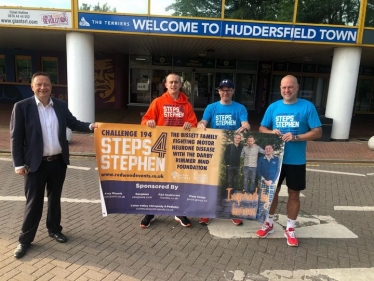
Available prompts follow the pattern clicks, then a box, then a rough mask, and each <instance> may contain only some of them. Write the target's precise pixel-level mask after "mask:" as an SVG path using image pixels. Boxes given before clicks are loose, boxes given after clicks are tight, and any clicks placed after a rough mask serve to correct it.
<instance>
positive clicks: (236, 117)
mask: <svg viewBox="0 0 374 281" xmlns="http://www.w3.org/2000/svg"><path fill="white" fill-rule="evenodd" d="M218 93H219V96H220V98H221V100H220V101H217V102H214V103H212V104H209V105H208V106H207V107H206V109H205V110H204V114H203V119H202V120H201V121H200V122H199V123H198V124H197V127H198V128H202V129H205V128H206V127H207V126H208V124H209V125H210V128H213V129H222V130H236V133H241V132H243V131H244V130H249V129H250V125H249V123H248V111H247V109H246V108H245V107H244V105H242V104H240V103H237V102H235V101H233V100H232V96H233V95H234V93H235V87H234V83H233V82H232V81H231V80H230V79H224V80H222V81H221V82H220V83H219V86H218ZM241 148H242V146H241ZM240 152H241V149H240ZM240 152H239V157H238V159H239V160H240ZM226 165H227V163H226ZM227 170H228V172H230V171H231V168H230V166H227ZM231 221H232V222H233V223H234V224H235V225H242V224H243V221H242V220H240V219H232V220H231ZM199 223H200V224H208V223H209V218H200V221H199Z"/></svg>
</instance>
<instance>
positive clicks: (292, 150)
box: [261, 99, 321, 165]
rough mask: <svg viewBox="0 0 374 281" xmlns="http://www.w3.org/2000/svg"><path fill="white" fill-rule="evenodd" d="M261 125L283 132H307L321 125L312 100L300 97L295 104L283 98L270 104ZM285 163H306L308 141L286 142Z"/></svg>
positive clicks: (294, 133)
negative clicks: (284, 101)
mask: <svg viewBox="0 0 374 281" xmlns="http://www.w3.org/2000/svg"><path fill="white" fill-rule="evenodd" d="M261 126H263V127H266V128H268V129H271V130H274V129H278V130H279V131H280V132H281V133H282V134H285V133H288V132H290V133H291V134H293V135H299V134H305V133H306V132H308V131H310V129H313V128H317V127H321V121H320V120H319V117H318V113H317V110H316V108H315V106H314V104H312V103H311V102H310V101H307V100H304V99H298V100H297V101H296V102H295V103H293V104H285V103H283V100H279V101H276V102H274V103H272V104H271V105H269V107H268V109H267V110H266V112H265V115H264V118H263V119H262V121H261ZM283 163H284V164H290V165H302V164H305V163H306V141H290V142H286V143H285V147H284V155H283Z"/></svg>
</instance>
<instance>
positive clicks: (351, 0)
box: [297, 0, 360, 26]
mask: <svg viewBox="0 0 374 281" xmlns="http://www.w3.org/2000/svg"><path fill="white" fill-rule="evenodd" d="M359 10H360V0H330V1H323V0H303V1H299V7H298V11H297V21H298V22H306V23H324V24H338V25H353V26H355V25H357V22H358V17H359Z"/></svg>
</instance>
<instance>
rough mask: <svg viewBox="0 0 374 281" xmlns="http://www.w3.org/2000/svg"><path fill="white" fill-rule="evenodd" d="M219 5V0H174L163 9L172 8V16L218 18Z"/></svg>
mask: <svg viewBox="0 0 374 281" xmlns="http://www.w3.org/2000/svg"><path fill="white" fill-rule="evenodd" d="M221 7H222V4H221V0H175V3H174V4H171V5H169V6H167V7H166V8H165V11H169V10H174V11H175V12H174V13H173V16H185V17H207V18H217V17H218V18H219V17H221Z"/></svg>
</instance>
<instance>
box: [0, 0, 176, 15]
mask: <svg viewBox="0 0 374 281" xmlns="http://www.w3.org/2000/svg"><path fill="white" fill-rule="evenodd" d="M98 2H99V3H100V5H103V4H105V3H107V4H108V5H109V6H110V7H111V8H114V7H116V8H117V12H119V13H147V5H148V0H121V1H118V0H79V1H78V3H79V5H80V6H81V5H82V3H86V4H88V5H92V6H94V5H96V4H97V3H98ZM173 2H174V0H151V14H157V15H170V14H171V13H172V12H173V11H168V12H166V11H165V7H167V6H169V5H170V4H172V3H173ZM70 4H71V1H70V0H39V1H34V0H3V1H1V4H0V7H1V6H12V7H17V6H22V7H32V8H39V7H41V8H55V9H70Z"/></svg>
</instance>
